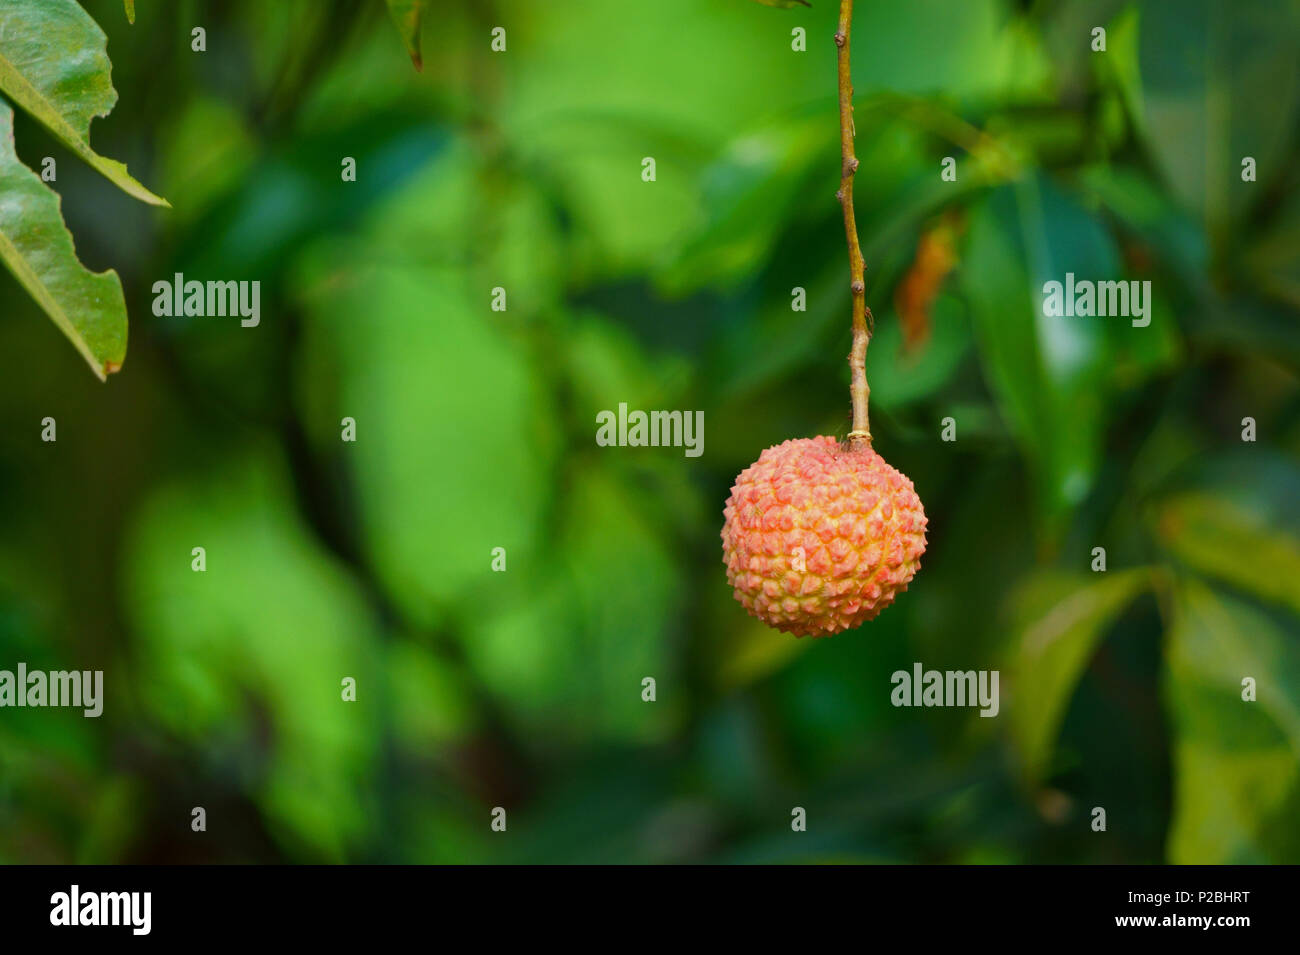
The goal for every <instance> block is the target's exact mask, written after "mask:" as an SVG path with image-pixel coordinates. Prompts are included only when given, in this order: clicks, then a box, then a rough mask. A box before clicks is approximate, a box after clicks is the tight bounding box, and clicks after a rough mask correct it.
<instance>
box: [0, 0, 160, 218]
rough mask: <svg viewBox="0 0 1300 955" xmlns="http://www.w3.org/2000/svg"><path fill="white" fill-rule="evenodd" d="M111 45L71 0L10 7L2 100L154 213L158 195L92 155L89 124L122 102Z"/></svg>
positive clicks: (1, 32) (2, 41)
mask: <svg viewBox="0 0 1300 955" xmlns="http://www.w3.org/2000/svg"><path fill="white" fill-rule="evenodd" d="M107 45H108V38H107V37H106V36H105V35H104V31H103V30H101V29H100V28H99V27H98V26H97V25H96V23H95V21H94V20H92V19H91V18H90V15H89V14H87V13H86V12H85V11H84V10H82V9H81V7H79V6H78V5H77V4H76V3H75V2H73V0H6V2H5V3H4V4H2V5H0V93H4V95H5V96H7V97H9V99H11V100H13V102H14V103H15V104H16V105H18V106H20V107H22V108H23V109H24V110H26V111H27V112H28V113H30V114H31V115H32V116H33V117H34V118H35V119H36V120H37V121H38V122H40V123H41V124H42V125H43V126H45V127H46V128H47V129H49V131H50V132H52V133H53V134H54V135H55V136H57V137H58V138H59V139H60V140H62V141H63V142H64V143H65V144H66V145H67V146H68V148H69V149H71V150H72V151H73V152H74V153H76V154H77V155H78V156H80V157H81V158H82V159H83V160H85V161H86V162H87V163H88V164H89V165H90V166H91V167H92V168H93V169H95V171H96V172H98V173H100V174H101V175H102V176H104V177H105V178H106V179H108V180H109V182H111V183H113V184H114V185H115V186H117V187H118V188H119V189H121V190H122V191H123V192H125V193H127V194H128V195H131V196H134V197H135V198H137V199H139V200H141V201H143V202H148V203H150V204H152V205H156V206H169V205H170V203H168V202H167V200H166V199H163V198H162V197H160V196H156V195H154V194H153V193H152V192H150V191H149V190H148V189H146V188H145V187H144V186H142V185H141V184H140V183H139V182H137V181H136V180H135V179H133V178H132V177H131V175H130V174H129V173H128V172H127V171H126V165H125V164H123V163H120V162H117V161H116V160H113V159H105V158H104V157H103V156H101V155H99V154H98V153H97V152H95V151H94V150H93V149H91V148H90V121H91V120H92V119H94V118H95V117H96V116H107V115H108V113H109V112H110V111H111V110H112V109H113V104H114V103H116V102H117V91H116V90H115V89H113V82H112V78H111V76H110V71H111V69H112V67H111V65H110V63H109V62H108V53H107Z"/></svg>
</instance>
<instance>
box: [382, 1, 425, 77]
mask: <svg viewBox="0 0 1300 955" xmlns="http://www.w3.org/2000/svg"><path fill="white" fill-rule="evenodd" d="M428 3H429V0H388V15H389V16H390V17H392V18H393V22H394V23H395V24H397V32H398V33H400V34H401V35H402V42H403V43H405V44H406V52H407V53H409V54H410V55H411V62H412V63H413V64H414V65H415V68H416V69H417V70H423V69H424V57H422V56H421V55H420V21H421V20H423V19H424V10H425V7H427V6H428Z"/></svg>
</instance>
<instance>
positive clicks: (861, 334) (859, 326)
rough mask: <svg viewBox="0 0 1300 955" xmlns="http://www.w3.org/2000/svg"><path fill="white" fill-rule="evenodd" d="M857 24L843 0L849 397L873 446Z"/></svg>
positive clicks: (865, 443)
mask: <svg viewBox="0 0 1300 955" xmlns="http://www.w3.org/2000/svg"><path fill="white" fill-rule="evenodd" d="M852 25H853V0H840V22H839V26H838V28H837V29H836V31H835V45H836V46H837V47H838V48H839V87H840V159H841V164H840V191H839V192H837V193H836V194H835V198H837V199H839V201H840V207H841V208H843V210H844V234H845V236H846V237H847V238H848V242H849V291H850V293H851V294H852V299H853V347H852V349H851V350H850V351H849V398H850V399H851V401H852V403H853V430H852V431H850V432H849V436H848V441H849V447H851V448H859V447H869V446H870V445H871V428H870V426H869V424H868V421H867V399H868V397H869V396H870V394H871V389H870V388H869V387H867V343H868V342H870V341H871V332H872V329H873V328H874V326H875V321H874V319H873V318H872V316H871V309H869V308H867V299H866V284H865V283H864V281H863V278H862V274H863V272H864V271H865V268H866V266H865V264H864V263H863V261H862V247H861V246H860V245H859V244H858V225H857V221H856V220H855V219H854V216H853V174H854V173H855V172H857V170H858V158H857V157H856V156H855V155H854V154H853V135H854V132H855V130H854V128H853V80H852V78H851V77H850V75H849V29H850V27H852Z"/></svg>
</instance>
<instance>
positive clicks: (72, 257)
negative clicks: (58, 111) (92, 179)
mask: <svg viewBox="0 0 1300 955" xmlns="http://www.w3.org/2000/svg"><path fill="white" fill-rule="evenodd" d="M13 120H14V114H13V110H11V109H10V108H9V107H8V106H7V105H5V104H3V103H0V196H3V197H4V201H3V202H0V261H3V262H4V264H5V267H6V268H8V269H9V271H10V272H12V273H13V274H14V276H15V277H16V278H17V279H18V281H19V282H20V283H21V284H22V286H23V288H25V289H26V290H27V292H28V293H29V294H30V295H31V296H32V298H34V299H36V302H37V304H39V305H40V306H41V308H43V309H44V310H45V312H46V314H48V315H49V316H50V318H51V319H53V320H54V324H55V325H57V326H59V329H60V331H62V332H63V334H65V335H67V336H68V339H69V340H70V341H71V342H72V344H73V345H75V346H76V348H77V351H79V352H81V354H82V356H83V357H84V358H85V359H86V361H87V363H89V365H90V367H91V369H92V370H93V371H94V372H95V374H96V375H98V376H99V378H100V379H101V380H103V379H104V378H105V377H106V376H107V375H108V374H109V373H110V372H114V371H117V369H118V368H119V367H121V365H122V361H123V359H125V358H126V301H125V299H124V298H123V296H122V283H121V282H120V281H119V280H118V277H117V273H116V272H113V271H111V270H110V271H108V272H100V273H94V272H91V271H89V270H87V269H86V268H85V267H84V266H83V265H82V264H81V263H80V262H79V261H78V260H77V252H76V249H75V248H74V247H73V243H72V235H71V234H70V233H69V232H68V229H67V227H66V226H65V225H64V224H63V216H62V213H61V212H60V209H59V197H58V195H57V194H56V193H55V192H53V191H51V190H50V189H49V187H47V186H46V185H45V183H43V182H41V180H40V177H39V176H37V175H36V173H34V172H32V171H31V170H30V169H28V168H27V167H26V166H24V165H23V164H22V163H21V162H19V160H18V156H17V154H16V153H15V152H14V136H13Z"/></svg>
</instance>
